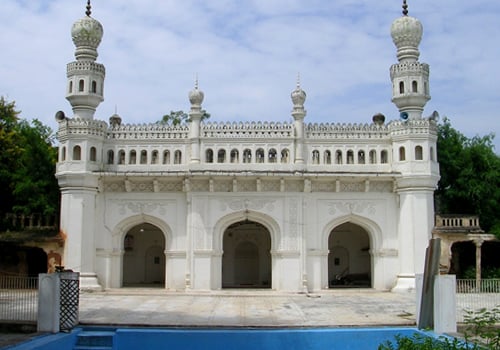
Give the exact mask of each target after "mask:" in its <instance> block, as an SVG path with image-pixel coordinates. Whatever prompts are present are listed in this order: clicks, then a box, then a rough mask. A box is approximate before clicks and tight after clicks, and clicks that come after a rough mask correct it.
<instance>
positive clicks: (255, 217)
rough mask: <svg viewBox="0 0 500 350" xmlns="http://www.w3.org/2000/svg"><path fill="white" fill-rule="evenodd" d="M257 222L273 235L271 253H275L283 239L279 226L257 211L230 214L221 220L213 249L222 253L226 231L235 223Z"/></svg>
mask: <svg viewBox="0 0 500 350" xmlns="http://www.w3.org/2000/svg"><path fill="white" fill-rule="evenodd" d="M245 220H249V221H255V222H257V223H259V224H261V225H262V226H264V227H265V228H266V229H267V230H268V231H269V234H270V235H271V251H275V250H276V249H277V247H279V242H280V238H281V230H280V226H279V224H278V223H277V222H276V221H275V220H274V219H273V218H272V217H270V216H269V215H267V214H264V213H260V212H257V211H252V210H249V211H247V212H246V211H244V210H241V211H238V212H235V213H231V214H228V215H226V216H224V217H222V218H220V219H219V220H218V221H217V223H216V224H215V225H214V231H213V234H212V237H213V247H214V250H215V251H218V252H221V251H222V240H223V236H224V232H225V231H226V229H227V228H228V227H229V226H231V225H232V224H234V223H237V222H239V221H245Z"/></svg>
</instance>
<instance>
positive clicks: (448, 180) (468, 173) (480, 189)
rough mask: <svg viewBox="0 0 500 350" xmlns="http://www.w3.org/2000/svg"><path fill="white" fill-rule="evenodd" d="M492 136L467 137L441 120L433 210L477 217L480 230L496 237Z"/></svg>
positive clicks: (499, 169)
mask: <svg viewBox="0 0 500 350" xmlns="http://www.w3.org/2000/svg"><path fill="white" fill-rule="evenodd" d="M493 139H494V135H493V134H490V135H486V136H475V137H472V138H468V137H466V136H464V135H463V134H462V133H460V132H459V131H457V130H456V129H454V128H453V127H452V126H451V123H450V121H449V119H447V118H445V119H444V121H443V123H442V124H440V125H439V129H438V140H437V150H438V160H439V166H440V171H441V179H440V181H439V184H438V188H437V191H436V209H437V211H438V212H439V213H446V214H478V215H479V217H480V222H481V226H482V228H483V229H484V230H485V231H487V232H490V233H494V234H496V235H497V236H498V237H500V215H499V213H500V157H499V156H498V155H497V154H495V151H494V146H493Z"/></svg>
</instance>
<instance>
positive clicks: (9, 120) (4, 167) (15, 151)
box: [0, 97, 22, 219]
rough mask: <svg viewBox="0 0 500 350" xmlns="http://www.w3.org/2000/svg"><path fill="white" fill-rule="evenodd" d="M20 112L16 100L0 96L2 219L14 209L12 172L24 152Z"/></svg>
mask: <svg viewBox="0 0 500 350" xmlns="http://www.w3.org/2000/svg"><path fill="white" fill-rule="evenodd" d="M18 116H19V112H18V111H16V108H15V104H14V102H7V101H6V100H5V99H4V98H3V97H0V150H1V151H0V194H1V200H0V215H1V216H0V219H1V218H3V217H4V214H5V213H6V212H8V211H9V210H11V209H12V203H13V200H14V197H13V193H12V191H11V184H12V181H13V179H12V176H13V174H12V172H13V170H14V169H16V168H18V166H19V157H20V155H21V153H22V149H21V139H20V135H19V133H18V132H17V123H18V121H19V118H18Z"/></svg>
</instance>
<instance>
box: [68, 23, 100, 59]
mask: <svg viewBox="0 0 500 350" xmlns="http://www.w3.org/2000/svg"><path fill="white" fill-rule="evenodd" d="M103 33H104V31H103V28H102V25H101V23H99V21H97V20H95V19H94V18H92V17H90V16H85V17H83V18H82V19H79V20H78V21H76V22H75V23H74V24H73V26H72V27H71V37H72V39H73V43H74V44H75V46H76V52H75V57H76V58H77V59H79V58H87V59H89V58H90V59H94V60H95V59H96V58H97V47H98V46H99V44H100V43H101V40H102V36H103Z"/></svg>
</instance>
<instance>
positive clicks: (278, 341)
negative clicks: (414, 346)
mask: <svg viewBox="0 0 500 350" xmlns="http://www.w3.org/2000/svg"><path fill="white" fill-rule="evenodd" d="M415 333H420V334H422V335H424V336H435V335H434V334H433V333H429V332H423V331H420V330H417V329H415V328H409V327H377V328H298V329H297V328H286V329H260V328H257V329H247V328H235V329H227V328H210V329H208V328H203V329H201V328H100V327H99V328H96V327H81V328H75V329H74V330H73V331H71V332H70V333H58V334H51V335H44V336H40V337H37V338H35V339H32V340H31V341H28V342H25V343H22V344H18V345H16V346H13V347H9V348H8V349H11V350H28V349H29V350H53V349H66V350H70V349H109V350H136V349H141V350H156V349H158V350H159V349H169V350H177V349H179V350H181V349H182V350H187V349H189V350H201V349H203V350H211V349H214V350H215V349H221V348H222V349H224V350H232V349H237V350H255V349H259V350H271V349H272V350H280V349H283V350H285V349H286V350H304V349H307V350H327V349H328V350H335V349H342V350H350V349H356V350H364V349H366V350H368V349H377V347H378V345H379V344H381V343H383V342H385V341H387V340H394V337H395V336H396V335H398V334H399V335H401V336H409V337H411V336H413V335H414V334H415Z"/></svg>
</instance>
